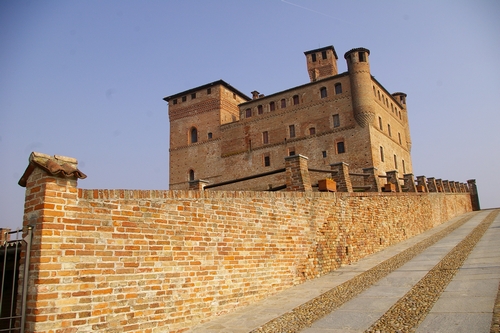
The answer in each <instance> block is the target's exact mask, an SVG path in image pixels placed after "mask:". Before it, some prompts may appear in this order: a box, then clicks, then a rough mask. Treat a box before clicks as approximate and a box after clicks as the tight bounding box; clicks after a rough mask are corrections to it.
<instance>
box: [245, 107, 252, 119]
mask: <svg viewBox="0 0 500 333" xmlns="http://www.w3.org/2000/svg"><path fill="white" fill-rule="evenodd" d="M251 116H252V109H250V108H249V109H246V110H245V118H250V117H251Z"/></svg>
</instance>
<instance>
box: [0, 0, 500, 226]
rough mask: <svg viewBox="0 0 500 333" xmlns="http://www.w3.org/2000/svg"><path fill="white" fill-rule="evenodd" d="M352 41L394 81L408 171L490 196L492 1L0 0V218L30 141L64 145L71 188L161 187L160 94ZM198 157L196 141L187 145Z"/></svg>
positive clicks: (242, 82) (279, 75)
mask: <svg viewBox="0 0 500 333" xmlns="http://www.w3.org/2000/svg"><path fill="white" fill-rule="evenodd" d="M329 45H333V46H334V47H335V49H336V51H337V54H338V55H339V72H344V71H346V70H347V68H346V63H345V60H344V58H343V55H344V53H345V52H346V51H348V50H350V49H351V48H355V47H365V48H368V49H369V50H370V51H371V54H370V63H371V70H372V75H374V76H375V77H376V78H377V80H378V81H379V82H380V83H381V84H382V85H384V87H385V88H386V89H387V90H388V91H389V92H397V91H402V92H405V93H407V94H408V98H407V105H408V113H409V117H410V129H411V135H412V141H413V148H412V159H413V170H414V174H415V175H416V176H418V175H425V176H427V177H436V178H442V179H449V180H455V181H460V182H465V181H467V179H471V178H474V179H476V180H477V185H478V189H479V194H480V201H481V205H482V207H483V208H488V207H498V206H500V194H499V193H500V177H499V175H498V172H499V169H500V168H499V167H500V134H499V130H500V103H499V102H498V101H497V100H496V98H497V97H499V95H500V61H499V60H500V1H495V0H490V1H484V0H479V1H478V0H474V1H462V0H451V1H446V0H440V1H434V0H432V1H430V0H429V1H401V0H397V1H396V0H394V1H389V0H387V1H368V0H355V1H330V0H289V1H288V0H287V1H284V0H253V1H249V0H247V1H240V0H220V1H219V0H212V1H207V0H198V1H194V0H183V1H173V0H172V1H167V0H164V1H127V0H120V1H114V0H107V1H92V0H85V1H50V0H48V1H24V0H15V1H11V0H3V1H0V226H3V227H11V228H16V227H18V226H21V225H22V215H23V204H24V188H22V187H20V186H19V185H17V182H18V180H19V178H20V177H21V175H22V174H23V172H24V170H25V168H26V167H27V165H28V157H29V155H30V153H31V152H32V151H38V152H42V153H45V154H49V155H54V154H57V155H64V156H70V157H74V158H77V159H78V160H79V168H80V169H81V170H82V171H83V172H84V173H86V174H87V175H88V178H87V179H85V180H80V181H79V187H82V188H123V189H168V169H169V160H168V148H169V139H168V132H169V123H168V109H167V103H166V102H164V101H163V100H162V98H163V97H165V96H168V95H172V94H175V93H178V92H181V91H183V90H187V89H189V88H193V87H196V86H199V85H203V84H205V83H209V82H212V81H216V80H219V79H223V80H225V81H226V82H228V83H229V84H231V85H232V86H234V87H235V88H236V89H238V90H240V91H242V92H244V93H246V94H248V95H249V96H250V95H251V94H250V92H251V91H253V90H258V91H259V92H260V93H262V94H266V95H268V94H271V93H274V92H278V91H281V90H285V89H287V88H291V87H293V86H296V85H300V84H304V83H307V82H309V78H308V75H307V70H306V62H305V57H304V54H303V52H304V51H308V50H311V49H315V48H319V47H324V46H329ZM201 158H202V157H201Z"/></svg>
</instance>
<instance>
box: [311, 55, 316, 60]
mask: <svg viewBox="0 0 500 333" xmlns="http://www.w3.org/2000/svg"><path fill="white" fill-rule="evenodd" d="M311 61H312V62H316V53H312V54H311Z"/></svg>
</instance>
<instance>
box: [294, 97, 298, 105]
mask: <svg viewBox="0 0 500 333" xmlns="http://www.w3.org/2000/svg"><path fill="white" fill-rule="evenodd" d="M297 104H299V95H293V105H297Z"/></svg>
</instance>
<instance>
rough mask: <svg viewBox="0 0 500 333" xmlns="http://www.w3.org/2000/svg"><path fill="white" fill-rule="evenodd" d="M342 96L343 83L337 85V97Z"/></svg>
mask: <svg viewBox="0 0 500 333" xmlns="http://www.w3.org/2000/svg"><path fill="white" fill-rule="evenodd" d="M338 94H342V83H337V84H335V95H338Z"/></svg>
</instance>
